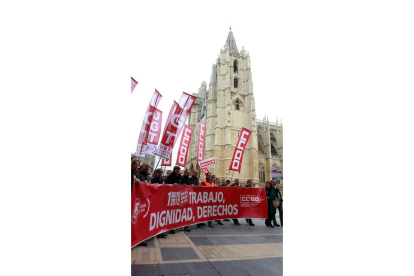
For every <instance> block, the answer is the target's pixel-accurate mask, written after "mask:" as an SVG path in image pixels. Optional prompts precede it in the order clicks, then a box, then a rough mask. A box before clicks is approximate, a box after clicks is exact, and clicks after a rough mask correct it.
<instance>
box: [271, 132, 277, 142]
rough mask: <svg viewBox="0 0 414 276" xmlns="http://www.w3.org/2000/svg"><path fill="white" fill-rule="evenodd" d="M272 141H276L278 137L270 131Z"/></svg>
mask: <svg viewBox="0 0 414 276" xmlns="http://www.w3.org/2000/svg"><path fill="white" fill-rule="evenodd" d="M270 141H272V142H275V143H276V138H275V135H274V134H273V133H270Z"/></svg>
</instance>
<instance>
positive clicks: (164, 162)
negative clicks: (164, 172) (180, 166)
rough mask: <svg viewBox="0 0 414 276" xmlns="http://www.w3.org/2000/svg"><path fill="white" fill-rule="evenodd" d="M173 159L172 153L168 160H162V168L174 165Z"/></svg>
mask: <svg viewBox="0 0 414 276" xmlns="http://www.w3.org/2000/svg"><path fill="white" fill-rule="evenodd" d="M171 157H172V152H171V153H170V157H169V158H168V159H162V161H161V166H171V164H172V162H171Z"/></svg>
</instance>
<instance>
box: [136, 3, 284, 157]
mask: <svg viewBox="0 0 414 276" xmlns="http://www.w3.org/2000/svg"><path fill="white" fill-rule="evenodd" d="M237 3H238V4H237V6H238V7H240V8H241V7H243V6H245V5H247V2H237ZM188 5H189V6H186V10H184V11H183V12H182V13H180V12H178V13H177V12H175V13H170V12H169V9H170V8H173V6H174V3H173V2H166V3H164V4H163V7H164V8H163V9H162V10H161V9H159V8H158V7H157V5H156V4H146V9H145V11H144V10H140V12H139V14H138V15H137V16H136V18H137V19H136V26H137V27H136V33H135V34H134V35H133V36H132V48H133V49H134V54H133V56H132V57H131V75H132V77H134V78H135V79H136V80H137V81H138V82H139V84H138V85H137V86H136V88H135V90H134V92H133V94H132V95H131V101H130V115H131V119H132V130H131V132H132V133H131V136H130V137H129V140H128V141H129V142H128V143H129V144H130V148H131V152H134V151H135V148H136V145H137V141H138V135H139V131H140V129H141V125H142V121H143V117H144V114H145V111H146V109H147V106H148V103H149V101H150V98H151V96H152V94H153V92H154V89H157V90H158V91H159V92H160V93H161V94H162V95H163V97H162V100H161V102H160V103H159V105H158V108H159V109H160V110H161V111H163V124H162V130H163V128H164V124H165V119H166V117H167V115H168V113H169V111H170V108H171V105H172V103H173V100H176V101H178V100H179V99H180V97H181V94H182V92H186V93H190V94H192V93H195V92H197V91H198V89H199V87H200V85H201V82H202V81H206V82H207V84H209V82H210V76H211V68H212V65H213V64H214V63H215V61H216V58H217V57H218V55H219V53H220V49H221V48H222V47H223V46H224V44H225V42H226V39H227V36H228V33H229V31H230V27H231V28H232V31H233V35H234V38H235V40H236V44H237V48H238V49H239V51H241V50H242V49H243V47H244V49H245V50H246V51H247V52H249V53H250V59H251V67H252V69H251V70H252V79H253V91H254V97H255V101H256V117H257V118H258V119H263V117H264V116H265V115H266V116H268V118H269V120H270V121H271V122H275V121H276V117H277V118H278V119H279V122H280V119H282V121H283V119H285V118H284V114H285V113H286V110H285V104H284V102H285V96H286V93H288V91H287V90H286V89H284V87H283V86H280V85H278V82H279V80H281V79H283V78H284V76H283V74H285V72H284V70H283V69H281V68H280V67H277V66H275V65H276V64H277V63H278V62H280V60H281V59H283V58H285V59H286V57H284V55H283V48H284V47H289V45H288V43H287V44H286V42H285V41H284V39H283V37H285V36H286V35H287V34H286V33H283V29H282V28H281V27H280V28H279V26H281V25H283V24H286V22H284V19H283V15H281V14H279V15H278V13H277V11H276V10H274V9H263V8H262V6H259V5H256V6H255V7H252V8H249V10H248V13H243V14H240V13H239V12H237V9H235V8H234V3H233V2H225V3H223V2H214V1H213V2H209V4H208V5H205V6H202V7H200V8H195V6H194V2H188ZM232 10H234V12H232ZM243 10H245V12H247V10H246V9H245V8H243ZM249 13H250V14H251V13H256V14H260V15H261V16H260V17H259V18H257V17H256V19H255V20H253V21H252V20H249V16H248V14H249ZM157 18H162V20H157ZM283 22H284V23H283ZM269 94H271V95H272V98H271V100H269V97H268V96H269ZM179 139H180V138H179ZM178 141H180V140H178ZM177 143H178V142H177ZM177 150H178V146H176V147H175V148H174V151H173V161H175V158H176V152H177Z"/></svg>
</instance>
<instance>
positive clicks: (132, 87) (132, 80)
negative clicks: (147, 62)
mask: <svg viewBox="0 0 414 276" xmlns="http://www.w3.org/2000/svg"><path fill="white" fill-rule="evenodd" d="M137 84H138V82H137V81H136V80H134V78H133V77H131V93H132V91H134V89H135V86H137Z"/></svg>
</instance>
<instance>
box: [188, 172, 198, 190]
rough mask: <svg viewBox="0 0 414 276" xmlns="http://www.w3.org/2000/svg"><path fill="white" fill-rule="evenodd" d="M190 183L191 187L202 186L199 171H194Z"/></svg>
mask: <svg viewBox="0 0 414 276" xmlns="http://www.w3.org/2000/svg"><path fill="white" fill-rule="evenodd" d="M189 182H190V183H191V185H194V186H200V181H199V179H198V171H197V170H194V171H193V175H192V176H191V177H190V180H189Z"/></svg>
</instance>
